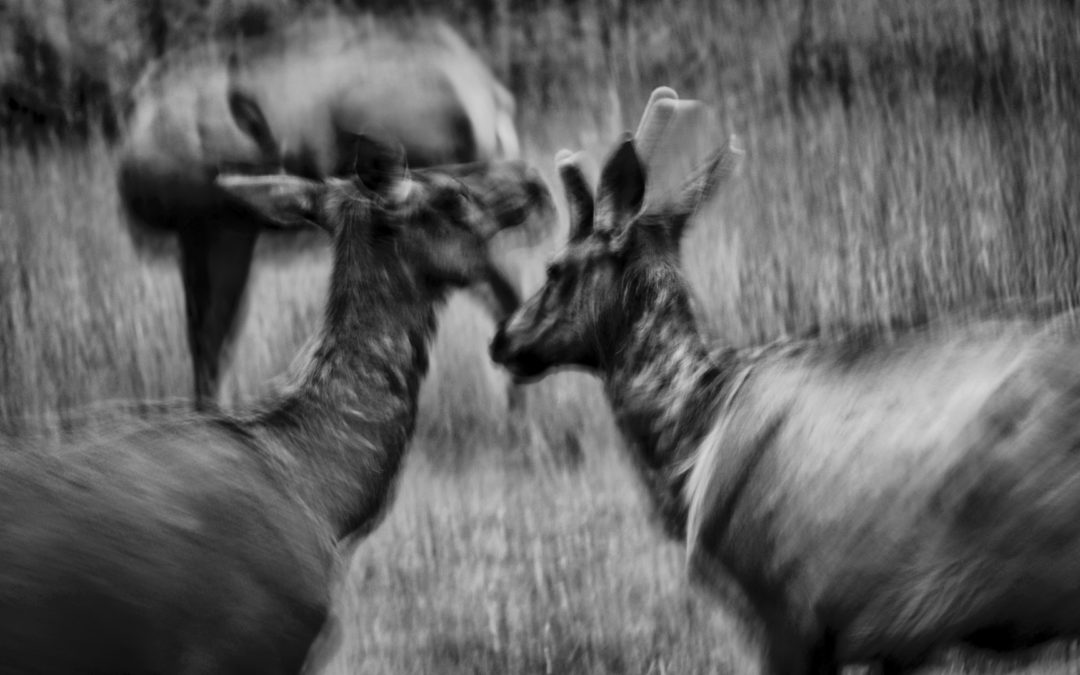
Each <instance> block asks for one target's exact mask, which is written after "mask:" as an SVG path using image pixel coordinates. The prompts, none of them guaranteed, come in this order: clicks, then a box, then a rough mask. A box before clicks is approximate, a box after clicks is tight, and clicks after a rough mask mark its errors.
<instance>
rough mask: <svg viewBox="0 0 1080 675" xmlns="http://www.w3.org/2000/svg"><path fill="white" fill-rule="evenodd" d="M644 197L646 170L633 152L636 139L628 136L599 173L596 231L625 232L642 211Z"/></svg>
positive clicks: (634, 151)
mask: <svg viewBox="0 0 1080 675" xmlns="http://www.w3.org/2000/svg"><path fill="white" fill-rule="evenodd" d="M644 198H645V167H643V166H642V164H641V159H640V158H639V157H638V154H637V150H635V149H634V137H633V136H631V135H630V134H629V133H628V134H626V135H625V136H624V137H623V141H622V143H620V144H619V147H618V148H617V149H616V150H615V152H614V153H612V155H611V157H610V158H609V159H608V161H607V163H606V164H605V165H604V168H603V170H602V171H601V172H600V187H599V188H598V190H597V205H598V208H597V212H596V218H595V220H596V228H597V229H599V230H613V231H614V230H619V229H622V228H623V227H625V226H626V224H627V223H628V222H629V220H630V219H631V218H632V217H633V216H634V215H636V214H637V212H638V211H639V210H641V202H642V200H643V199H644Z"/></svg>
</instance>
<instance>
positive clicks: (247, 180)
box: [216, 87, 555, 317]
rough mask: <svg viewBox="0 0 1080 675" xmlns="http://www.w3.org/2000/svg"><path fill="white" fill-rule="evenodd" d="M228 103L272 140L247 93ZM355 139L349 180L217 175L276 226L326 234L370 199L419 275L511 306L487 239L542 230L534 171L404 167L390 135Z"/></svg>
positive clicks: (543, 207)
mask: <svg viewBox="0 0 1080 675" xmlns="http://www.w3.org/2000/svg"><path fill="white" fill-rule="evenodd" d="M229 105H230V109H231V111H232V113H233V115H234V117H236V118H237V124H238V125H239V127H240V128H241V129H243V130H245V131H246V132H247V133H249V135H251V136H252V138H253V139H254V140H255V141H256V142H257V143H259V144H260V145H261V146H265V147H267V148H274V147H276V143H275V141H274V140H273V136H272V135H271V133H270V131H269V128H268V126H267V125H266V121H265V118H264V117H263V116H262V113H261V112H260V109H259V107H258V105H257V104H256V103H255V102H254V100H253V99H252V98H250V97H249V96H247V95H246V94H245V93H244V92H243V91H242V90H241V89H239V88H236V87H234V88H232V89H231V90H230V93H229ZM353 143H354V152H355V158H356V159H355V165H354V168H355V171H354V175H353V176H352V177H349V178H339V177H329V178H324V179H312V178H306V177H301V176H295V175H288V174H272V175H260V176H250V175H241V174H222V175H219V176H218V178H217V181H216V182H217V184H218V186H219V187H221V188H222V189H224V190H225V191H226V192H228V193H230V194H231V195H232V196H233V197H236V198H238V199H239V200H240V201H241V202H242V203H244V204H245V205H246V206H248V207H250V208H252V209H254V210H255V211H256V212H257V213H258V214H259V215H260V216H261V217H263V218H264V219H266V220H267V221H268V222H269V223H273V224H275V225H276V226H278V227H281V228H290V227H302V226H309V225H315V226H317V227H321V228H322V229H324V230H327V231H328V232H330V233H331V234H332V235H333V234H336V233H338V232H339V231H340V230H341V229H342V228H343V227H344V226H346V225H347V226H348V227H354V226H360V227H362V226H368V225H370V223H359V224H356V223H353V222H351V220H356V216H357V215H358V213H359V212H358V210H357V209H354V208H350V205H355V204H358V203H364V204H369V205H373V206H374V207H376V208H377V210H378V212H379V213H381V214H383V217H381V218H379V222H380V223H383V224H384V225H382V226H384V227H390V228H393V229H396V230H399V231H398V232H397V233H396V235H395V236H396V239H395V241H396V244H395V245H396V246H398V247H399V249H398V250H399V251H400V250H401V249H400V247H402V246H405V247H408V246H414V247H415V250H411V251H408V250H406V251H403V253H405V255H406V256H407V257H408V259H409V260H413V261H417V263H418V264H419V266H420V268H421V270H422V272H423V273H424V274H428V275H430V276H431V278H433V279H439V280H442V281H446V282H450V283H451V285H456V286H468V287H470V289H471V290H473V291H474V292H475V293H476V295H477V296H478V297H479V298H480V299H481V302H483V303H485V304H487V305H489V311H490V312H491V313H492V314H493V315H494V316H496V317H505V316H507V315H509V314H510V313H511V312H512V311H514V310H515V309H516V308H517V307H518V305H519V304H520V297H519V294H518V292H517V289H516V288H515V285H514V284H513V283H512V282H511V281H510V280H509V279H508V278H507V277H506V275H505V274H504V273H503V272H502V271H501V270H500V269H499V267H498V266H497V265H496V263H495V262H494V260H493V259H492V257H491V255H490V254H489V250H488V247H487V242H488V240H490V239H491V238H492V237H493V236H495V235H496V234H498V233H499V232H501V231H503V230H507V229H511V228H515V229H517V228H520V229H524V230H525V238H526V239H527V240H528V241H529V243H535V241H537V240H539V239H541V238H543V237H546V236H547V234H548V232H549V231H550V224H551V223H552V222H553V221H554V213H555V209H554V205H553V203H552V199H551V193H550V191H549V190H548V188H547V184H546V183H545V182H544V180H543V178H542V177H541V176H540V174H539V172H537V171H536V170H535V169H533V168H531V167H529V166H528V165H526V164H525V163H524V162H520V161H494V162H477V163H473V164H461V165H448V166H442V167H437V168H424V169H417V170H409V169H408V168H407V166H406V158H405V155H404V150H403V149H402V147H401V145H400V144H399V143H397V142H396V141H391V140H389V139H375V138H373V137H370V136H363V135H361V136H357V137H355V139H354V141H353ZM368 215H370V213H369V214H368ZM383 234H386V233H385V232H384V233H383Z"/></svg>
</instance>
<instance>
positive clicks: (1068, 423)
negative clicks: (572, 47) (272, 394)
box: [491, 98, 1080, 675]
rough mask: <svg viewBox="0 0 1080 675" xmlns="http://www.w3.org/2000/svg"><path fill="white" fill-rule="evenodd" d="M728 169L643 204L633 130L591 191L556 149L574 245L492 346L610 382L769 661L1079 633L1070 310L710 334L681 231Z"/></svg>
mask: <svg viewBox="0 0 1080 675" xmlns="http://www.w3.org/2000/svg"><path fill="white" fill-rule="evenodd" d="M672 103H673V101H672V100H671V99H663V98H661V99H660V100H659V101H657V102H656V106H670V105H671V104H672ZM649 110H650V111H652V109H651V108H650V109H649ZM652 112H655V111H652ZM647 117H648V115H647ZM730 165H731V153H730V151H728V150H726V151H724V152H721V153H719V154H718V155H717V156H716V158H715V160H714V161H712V162H711V164H709V165H708V166H707V168H706V169H705V170H704V171H702V172H701V173H700V174H697V175H696V176H695V177H694V178H693V179H691V180H690V181H689V182H688V184H687V185H686V189H685V190H684V191H683V192H682V193H681V194H680V195H679V196H677V197H676V198H674V199H671V200H668V201H667V202H666V203H655V204H651V203H646V204H644V205H643V204H642V202H641V197H642V194H643V192H644V188H645V180H646V177H645V173H644V169H643V167H642V164H641V162H640V161H639V157H638V154H637V151H636V149H635V143H634V140H633V139H628V140H626V141H624V142H623V143H622V144H621V145H620V146H619V147H618V149H617V150H615V152H614V154H613V155H612V156H611V157H610V159H609V160H608V161H607V163H606V165H605V166H604V168H603V170H602V172H601V177H600V182H599V186H598V189H597V192H596V198H595V201H594V199H593V194H592V192H591V190H590V188H589V185H588V183H587V182H586V179H585V178H584V175H583V173H582V171H581V170H580V169H579V168H578V166H577V165H576V164H575V162H574V160H573V158H566V157H562V158H561V165H560V174H561V176H562V179H563V181H564V184H565V187H566V191H567V194H568V199H569V202H570V205H571V212H572V214H573V222H572V223H571V237H570V242H569V245H568V246H567V248H566V250H565V251H564V252H563V253H562V254H561V255H560V256H559V257H557V258H556V259H555V261H554V262H553V263H552V264H551V267H550V271H549V274H548V278H547V281H546V283H545V285H544V286H543V288H542V289H541V290H540V291H539V292H538V293H537V294H536V295H535V296H533V297H532V298H531V299H529V300H527V301H526V303H525V304H524V305H523V306H522V307H521V308H520V309H519V310H518V311H517V312H516V313H515V314H514V315H513V316H512V317H511V318H510V319H509V320H507V321H506V322H505V323H504V324H503V325H502V326H501V327H500V329H499V331H498V333H497V334H496V337H495V339H494V341H493V343H492V348H491V350H492V355H493V357H494V358H495V360H496V361H498V362H501V363H503V364H505V366H506V367H507V368H509V369H510V370H511V372H513V373H515V374H516V375H517V376H518V377H522V378H535V377H539V376H542V375H543V374H544V373H546V372H548V371H550V370H551V369H554V368H557V367H560V366H571V367H582V368H586V369H589V370H591V371H593V372H595V373H597V374H598V375H599V376H600V377H601V378H602V379H603V381H604V384H605V386H606V391H607V396H608V398H609V400H610V403H611V405H612V408H613V411H614V414H615V417H616V420H617V422H618V424H619V426H620V428H621V430H622V433H623V435H624V436H625V438H626V440H627V443H628V445H629V448H630V450H631V452H632V454H633V457H634V459H635V460H636V464H637V466H638V468H639V472H640V474H641V476H642V477H643V479H644V483H645V484H646V486H647V489H648V492H649V493H650V495H651V496H652V499H653V501H654V503H655V506H656V511H657V512H658V513H659V514H660V516H661V518H662V521H663V523H664V524H665V525H666V528H667V530H668V531H669V532H670V533H671V534H672V535H674V536H676V537H681V538H685V541H686V545H687V553H688V562H689V567H690V570H691V573H692V575H693V576H694V577H695V579H697V580H699V581H701V582H704V583H705V584H706V585H707V586H708V587H711V588H713V589H715V590H719V591H725V589H730V588H731V583H730V582H731V581H734V582H735V587H736V588H737V589H739V591H740V593H739V595H741V596H742V597H743V599H744V600H746V601H747V602H746V603H745V605H746V606H747V607H749V608H750V609H749V610H748V612H749V614H750V616H749V617H748V620H749V623H750V624H752V625H755V626H757V627H759V628H760V629H761V630H760V634H761V635H763V645H762V646H763V648H764V649H763V651H764V654H765V655H766V657H765V660H764V665H763V667H764V670H765V671H766V672H769V673H775V674H777V675H791V674H796V675H797V674H799V673H838V672H839V671H840V670H841V668H842V666H843V664H845V663H857V662H867V663H875V662H876V663H877V664H879V665H880V666H881V667H882V669H883V670H885V671H886V672H903V671H904V670H906V669H909V668H912V667H915V666H917V665H918V664H920V663H921V662H923V661H924V660H925V659H926V658H927V657H928V655H929V654H931V652H932V651H933V650H935V649H936V648H938V647H942V646H945V645H949V644H956V643H967V644H972V645H975V646H980V647H988V648H993V649H997V650H1010V649H1014V648H1022V647H1028V646H1032V645H1034V644H1037V643H1040V642H1042V641H1045V640H1049V639H1054V638H1057V637H1066V636H1076V635H1077V634H1078V633H1080V525H1078V524H1077V519H1076V514H1077V513H1078V512H1080V511H1078V510H1080V452H1078V448H1080V342H1078V341H1077V340H1076V335H1075V332H1074V328H1073V326H1072V323H1073V320H1072V318H1071V317H1061V318H1059V319H1057V320H1055V321H1050V322H1041V323H1040V322H1029V321H1017V320H1001V321H996V322H982V323H967V324H963V325H958V326H952V327H948V328H946V327H944V326H941V325H939V326H936V327H924V328H921V329H914V328H913V329H911V331H910V332H908V333H906V334H903V335H900V336H897V337H895V338H889V339H886V338H884V337H882V338H879V339H871V338H866V337H865V336H863V338H861V339H859V340H851V341H843V340H840V341H834V342H830V341H826V340H816V339H815V340H806V341H793V342H789V343H785V344H780V343H778V344H775V345H771V346H765V347H760V348H753V349H726V350H716V349H714V348H713V347H711V346H710V345H708V344H706V342H705V340H704V339H703V337H702V335H701V333H700V331H699V329H698V327H697V325H696V323H695V318H694V312H693V311H692V302H691V293H690V290H689V287H688V284H687V282H686V280H685V278H684V276H683V274H682V273H681V271H680V255H679V242H680V240H681V238H682V235H683V231H684V229H685V226H686V223H687V221H688V219H689V218H690V217H691V215H692V214H693V213H694V211H695V209H696V208H697V206H698V204H699V200H700V199H701V198H702V197H707V196H708V195H709V194H711V193H712V192H713V191H714V190H715V188H716V187H717V186H718V185H719V184H720V183H721V182H722V180H723V178H724V177H725V174H726V172H727V171H728V170H729V168H730ZM724 595H725V596H726V597H731V596H730V593H728V592H726V591H725V592H724ZM736 604H737V605H741V604H744V603H736Z"/></svg>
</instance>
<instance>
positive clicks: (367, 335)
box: [0, 143, 548, 675]
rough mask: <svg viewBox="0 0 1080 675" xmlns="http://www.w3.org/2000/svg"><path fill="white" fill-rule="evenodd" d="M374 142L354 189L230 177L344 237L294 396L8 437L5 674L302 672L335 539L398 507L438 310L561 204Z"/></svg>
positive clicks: (526, 174) (515, 184)
mask: <svg viewBox="0 0 1080 675" xmlns="http://www.w3.org/2000/svg"><path fill="white" fill-rule="evenodd" d="M361 147H362V149H363V153H362V154H361V163H362V164H364V165H365V166H364V168H362V170H361V171H359V173H358V176H359V177H358V178H357V179H356V180H355V181H348V180H343V179H334V180H329V181H326V182H323V181H312V180H309V179H303V178H299V177H289V176H281V175H278V176H264V177H250V176H246V177H222V178H221V179H220V180H221V183H222V186H223V188H224V189H226V190H229V191H230V192H232V193H234V194H236V195H237V196H238V197H239V198H241V199H244V200H246V201H249V202H250V203H252V204H253V205H254V206H255V207H256V208H260V209H261V210H263V211H264V213H265V214H266V216H267V217H268V218H272V219H274V220H277V221H280V222H282V223H287V222H290V221H295V220H299V219H303V220H308V221H311V222H315V223H318V224H321V225H322V226H323V227H325V228H327V229H328V230H331V231H332V234H333V237H334V263H333V273H332V279H331V283H330V290H329V296H328V300H327V308H326V315H325V324H324V327H323V330H322V333H321V335H319V336H318V337H317V339H316V340H314V341H313V347H312V349H311V350H309V351H308V352H307V358H306V360H305V361H304V364H303V366H302V367H301V368H300V369H299V370H298V372H297V374H296V376H295V378H294V382H293V384H292V385H290V386H289V387H288V388H286V389H285V390H284V391H283V392H282V393H281V394H280V395H278V396H277V397H275V398H272V399H270V400H267V401H266V402H264V404H263V405H262V406H260V407H259V408H258V409H256V410H255V411H254V412H252V413H250V414H246V415H242V416H225V415H191V416H189V417H187V418H184V419H176V420H172V421H165V420H162V421H158V422H155V423H152V424H150V423H147V424H145V425H144V426H141V427H139V428H132V427H131V426H128V427H126V428H122V429H121V430H118V431H117V433H115V434H112V435H109V434H98V435H96V436H94V437H93V438H85V439H83V440H82V441H81V442H73V443H71V444H69V445H68V446H66V447H62V448H50V449H48V450H42V449H41V448H39V447H35V446H33V445H32V444H30V443H29V442H28V441H26V440H25V439H23V440H20V439H14V438H8V439H4V440H3V441H0V442H2V444H3V446H10V447H3V448H2V449H3V452H0V672H3V673H15V672H18V673H24V672H34V673H73V672H79V673H90V672H93V673H119V672H123V673H156V674H159V675H160V674H163V673H200V674H206V673H295V672H298V671H299V669H300V668H301V666H302V664H303V662H304V659H305V654H306V653H308V650H309V646H310V645H311V644H312V641H313V640H314V639H315V638H316V636H317V634H318V633H319V631H320V629H321V628H322V627H323V625H324V621H325V618H326V616H327V611H328V606H329V603H330V597H329V594H330V590H331V582H332V576H333V568H334V565H335V559H336V554H335V545H336V544H337V543H338V542H340V541H341V540H342V539H344V538H346V537H355V536H358V535H362V534H364V533H366V532H368V531H369V530H371V529H372V528H373V527H374V526H375V525H376V524H377V522H378V519H379V516H380V514H381V513H382V512H383V510H384V509H385V507H386V506H387V503H388V501H389V499H390V495H391V492H392V487H393V484H394V481H395V477H396V475H397V474H398V472H399V469H400V466H401V462H402V457H403V453H404V450H405V447H406V443H407V442H408V440H409V437H410V435H411V433H412V431H413V427H414V421H415V417H416V411H417V392H418V389H419V386H420V382H421V379H422V377H423V375H424V373H425V370H426V368H427V365H428V343H429V341H430V339H431V337H432V334H433V331H434V329H435V320H436V309H437V307H438V306H439V304H440V303H441V302H442V300H443V299H444V298H445V296H446V294H447V292H448V291H449V290H450V289H451V288H453V287H459V286H462V285H465V284H469V283H471V282H473V281H475V280H476V279H477V278H479V277H482V276H483V275H485V274H486V273H487V267H488V260H487V251H486V247H487V243H488V241H489V239H490V238H491V237H492V236H494V235H495V234H496V233H497V232H498V231H500V230H502V229H504V228H506V227H510V226H514V225H517V224H518V223H519V222H520V221H521V220H522V217H523V216H524V215H526V214H528V213H529V212H530V210H531V209H533V208H534V207H543V206H545V205H546V204H547V203H548V202H547V201H545V200H546V195H547V192H546V189H545V188H544V184H543V182H542V181H541V180H540V179H539V178H538V177H536V176H535V174H534V173H533V172H531V171H530V170H528V169H527V168H525V167H524V166H523V165H521V164H520V163H501V164H492V165H491V166H489V167H488V170H487V171H482V170H481V169H480V168H479V167H475V166H474V167H470V168H469V170H468V171H467V172H464V173H462V174H458V173H455V172H454V171H453V170H452V169H450V168H447V169H445V170H417V171H415V172H413V173H411V174H406V173H405V170H404V164H403V159H402V157H401V156H400V155H395V154H394V153H392V152H387V151H386V149H385V148H384V146H381V145H378V144H372V143H367V144H362V146H361ZM538 195H539V198H540V199H541V201H540V202H537V199H538ZM310 658H314V655H313V656H312V657H310Z"/></svg>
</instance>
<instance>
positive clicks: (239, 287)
mask: <svg viewBox="0 0 1080 675" xmlns="http://www.w3.org/2000/svg"><path fill="white" fill-rule="evenodd" d="M257 236H258V230H257V229H255V228H250V227H243V226H239V225H231V224H226V223H220V222H209V223H200V224H197V225H194V226H193V227H191V228H189V229H188V230H186V231H185V232H183V233H182V234H181V237H180V256H181V273H182V278H183V283H184V300H185V303H186V307H187V329H188V347H189V349H190V350H191V360H192V367H193V374H194V377H195V408H196V410H210V409H213V408H215V407H216V406H217V394H218V387H219V385H220V373H221V368H222V362H223V360H224V359H223V354H226V353H227V352H228V351H229V350H230V348H231V346H232V343H233V341H234V339H235V333H236V327H237V324H238V323H239V322H238V321H237V317H238V315H239V314H240V310H241V309H242V307H243V305H244V297H245V290H246V289H247V280H248V271H249V270H250V268H251V257H252V253H253V252H254V249H255V240H256V238H257Z"/></svg>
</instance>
